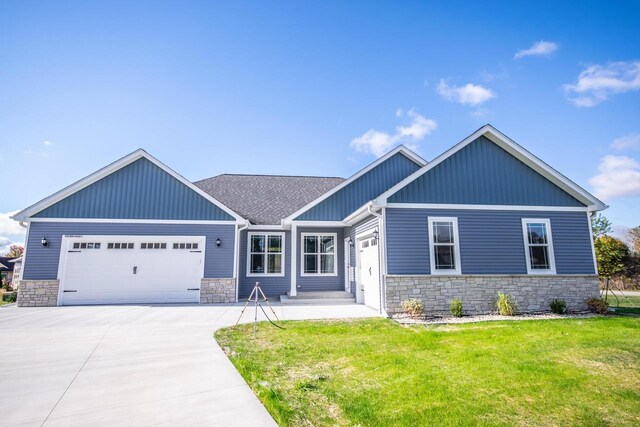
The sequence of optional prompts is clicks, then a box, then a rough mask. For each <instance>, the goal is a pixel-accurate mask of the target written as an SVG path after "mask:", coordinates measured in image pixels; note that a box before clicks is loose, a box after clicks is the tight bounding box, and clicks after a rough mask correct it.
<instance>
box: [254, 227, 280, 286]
mask: <svg viewBox="0 0 640 427" xmlns="http://www.w3.org/2000/svg"><path fill="white" fill-rule="evenodd" d="M247 252H248V253H247V264H248V265H247V276H284V233H249V236H248V242H247Z"/></svg>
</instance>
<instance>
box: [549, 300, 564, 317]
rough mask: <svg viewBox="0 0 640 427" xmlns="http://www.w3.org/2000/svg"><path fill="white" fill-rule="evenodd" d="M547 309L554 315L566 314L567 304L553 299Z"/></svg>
mask: <svg viewBox="0 0 640 427" xmlns="http://www.w3.org/2000/svg"><path fill="white" fill-rule="evenodd" d="M549 308H551V311H552V312H554V313H556V314H566V313H567V303H566V302H565V301H564V300H562V299H554V300H553V301H551V303H549Z"/></svg>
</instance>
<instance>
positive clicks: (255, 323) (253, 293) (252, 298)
mask: <svg viewBox="0 0 640 427" xmlns="http://www.w3.org/2000/svg"><path fill="white" fill-rule="evenodd" d="M258 293H260V295H262V298H264V302H266V303H267V305H268V306H269V308H270V309H271V312H272V313H273V315H274V316H275V318H276V320H277V321H278V322H279V321H280V319H278V315H277V314H276V311H275V310H274V309H273V307H272V306H271V304H270V303H269V299H268V298H267V296H266V295H265V294H264V292H262V288H261V287H260V282H256V285H255V286H254V287H253V290H252V291H251V294H250V295H249V298H247V302H246V303H244V307H242V311H241V312H240V316H238V320H236V325H237V324H238V323H240V319H241V318H242V315H243V314H244V311H245V310H246V309H247V306H248V305H249V303H250V302H251V301H253V303H254V305H255V308H256V312H255V316H254V318H253V337H254V338H255V337H256V331H257V328H258V307H260V310H262V312H263V313H264V316H265V317H266V318H267V320H268V321H269V323H271V324H272V325H273V326H275V327H276V328H279V329H284V328H283V327H282V326H279V325H276V324H275V323H273V322H272V321H271V319H269V315H268V314H267V312H266V311H264V307H262V304H260V300H259V298H258Z"/></svg>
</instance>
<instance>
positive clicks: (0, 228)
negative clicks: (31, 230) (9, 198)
mask: <svg viewBox="0 0 640 427" xmlns="http://www.w3.org/2000/svg"><path fill="white" fill-rule="evenodd" d="M17 213H18V211H12V212H7V213H0V235H7V234H22V233H24V228H22V227H20V224H19V223H18V221H14V220H12V219H11V218H9V217H10V216H11V215H15V214H17Z"/></svg>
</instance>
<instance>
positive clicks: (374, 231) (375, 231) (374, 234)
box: [373, 228, 380, 242]
mask: <svg viewBox="0 0 640 427" xmlns="http://www.w3.org/2000/svg"><path fill="white" fill-rule="evenodd" d="M379 234H380V233H378V229H377V228H376V229H375V230H373V238H374V239H376V242H377V241H378V235H379Z"/></svg>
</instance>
